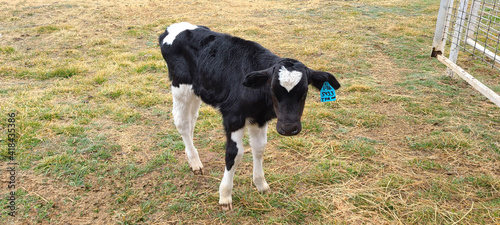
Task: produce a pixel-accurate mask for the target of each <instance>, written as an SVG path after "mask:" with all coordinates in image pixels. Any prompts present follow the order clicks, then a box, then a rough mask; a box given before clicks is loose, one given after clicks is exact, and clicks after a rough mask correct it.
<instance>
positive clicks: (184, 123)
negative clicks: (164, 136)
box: [172, 84, 203, 174]
mask: <svg viewBox="0 0 500 225" xmlns="http://www.w3.org/2000/svg"><path fill="white" fill-rule="evenodd" d="M172 96H173V111H172V112H173V114H174V123H175V126H176V127H177V131H179V133H180V134H181V136H182V140H183V141H184V146H185V151H186V156H187V160H188V163H189V166H190V167H191V170H192V171H193V172H194V173H195V174H203V170H202V168H203V165H202V164H201V161H200V157H199V156H198V150H196V148H195V147H194V144H193V132H194V126H195V124H196V119H197V118H198V109H199V108H200V104H201V100H200V98H199V97H197V96H196V95H195V94H194V92H193V89H192V87H191V85H186V84H181V85H179V87H174V86H172Z"/></svg>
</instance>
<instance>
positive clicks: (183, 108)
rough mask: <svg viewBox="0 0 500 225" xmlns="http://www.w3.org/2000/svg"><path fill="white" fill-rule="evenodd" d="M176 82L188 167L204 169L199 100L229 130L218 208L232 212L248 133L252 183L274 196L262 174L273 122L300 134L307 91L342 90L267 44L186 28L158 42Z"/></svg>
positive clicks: (175, 28) (180, 27) (288, 133)
mask: <svg viewBox="0 0 500 225" xmlns="http://www.w3.org/2000/svg"><path fill="white" fill-rule="evenodd" d="M159 42H160V46H161V53H162V55H163V58H164V59H165V61H166V62H167V66H168V72H169V78H170V80H171V81H172V95H173V114H174V123H175V125H176V127H177V130H178V131H179V133H180V134H181V136H182V139H183V141H184V144H185V148H186V149H185V150H186V155H187V159H188V163H189V166H190V167H191V169H192V170H193V171H194V173H195V174H202V173H203V172H202V168H203V165H202V163H201V161H200V158H199V156H198V151H197V150H196V148H195V147H194V145H193V131H194V126H195V122H196V119H197V118H198V109H199V107H200V103H201V101H203V102H205V103H207V104H209V105H211V106H213V107H215V108H217V109H218V110H219V111H220V112H221V114H222V117H223V123H224V130H225V132H226V138H227V142H226V168H225V172H224V177H223V179H222V182H221V184H220V188H219V193H220V199H219V203H220V205H221V206H222V208H223V209H224V210H229V209H231V208H232V200H231V192H232V189H233V176H234V172H235V170H236V167H237V166H238V164H239V163H240V161H241V158H242V157H243V142H242V138H243V135H244V132H245V129H244V128H245V127H247V128H248V132H249V134H250V146H251V148H252V154H253V164H254V165H253V181H254V183H255V185H256V186H257V189H258V190H259V191H260V192H266V191H268V190H269V185H268V184H267V182H266V180H265V178H264V171H263V169H262V154H263V152H264V147H265V145H266V143H267V124H268V122H269V121H270V120H271V119H273V118H276V117H277V118H278V121H277V124H276V130H277V131H278V133H279V134H281V135H286V136H291V135H296V134H298V133H299V132H300V131H301V129H302V126H301V122H300V118H301V116H302V111H303V110H304V104H305V100H306V96H307V90H308V85H309V84H312V85H313V86H314V87H316V88H317V89H318V90H319V89H321V87H322V86H323V84H324V83H325V82H329V83H330V85H331V86H332V87H333V88H335V89H338V88H339V87H340V84H339V83H338V81H337V80H336V79H335V77H334V76H333V75H331V74H329V73H327V72H321V71H315V70H312V69H309V68H307V67H306V66H305V65H304V64H302V63H301V62H299V61H297V60H294V59H288V58H280V57H278V56H276V55H275V54H273V53H271V52H270V51H269V50H267V49H266V48H264V47H262V46H261V45H259V44H257V43H255V42H251V41H247V40H243V39H241V38H238V37H233V36H230V35H227V34H222V33H217V32H213V31H211V30H210V29H209V28H207V27H204V26H196V25H192V24H190V23H186V22H182V23H176V24H173V25H171V26H169V27H168V28H167V29H166V31H165V33H163V34H161V35H160V38H159Z"/></svg>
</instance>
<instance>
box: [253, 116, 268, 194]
mask: <svg viewBox="0 0 500 225" xmlns="http://www.w3.org/2000/svg"><path fill="white" fill-rule="evenodd" d="M248 133H249V134H250V146H251V147H252V155H253V182H254V183H255V186H256V187H257V190H259V192H268V191H269V190H270V188H269V185H268V184H267V182H266V178H264V169H263V168H262V163H263V159H262V156H263V154H264V149H265V147H266V143H267V124H266V125H264V126H263V127H259V126H257V124H255V125H250V126H248Z"/></svg>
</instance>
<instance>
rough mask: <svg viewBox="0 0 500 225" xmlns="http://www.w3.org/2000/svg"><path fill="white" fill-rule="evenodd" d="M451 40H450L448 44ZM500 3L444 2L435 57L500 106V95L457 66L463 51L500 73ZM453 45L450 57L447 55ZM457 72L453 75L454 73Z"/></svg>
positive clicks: (499, 0)
mask: <svg viewBox="0 0 500 225" xmlns="http://www.w3.org/2000/svg"><path fill="white" fill-rule="evenodd" d="M447 41H450V43H449V44H447ZM499 44H500V0H471V1H469V0H441V5H440V8H439V13H438V19H437V22H436V31H435V33H434V40H433V43H432V56H433V57H437V58H438V59H439V61H441V62H443V63H444V64H445V65H446V66H448V68H449V70H448V73H449V74H453V72H454V73H455V74H457V75H459V76H460V77H462V78H463V79H464V80H466V81H467V82H468V83H469V84H471V85H472V86H473V87H474V88H476V89H477V90H478V91H479V92H481V93H482V94H483V95H484V96H486V97H487V98H489V99H490V100H491V101H493V102H494V103H495V104H496V105H497V106H499V107H500V96H499V95H498V94H496V93H495V92H494V91H492V90H491V89H489V88H488V87H486V86H485V85H484V84H482V83H481V82H479V81H478V80H476V79H475V78H474V77H473V76H472V75H470V74H469V73H468V72H466V71H465V70H463V69H462V68H460V67H459V66H457V65H456V62H457V58H458V53H459V51H463V52H466V53H468V54H469V55H471V56H472V57H474V58H477V59H480V60H481V61H482V62H483V63H485V64H487V65H489V66H491V68H492V69H496V70H499V71H500V50H499V47H500V45H499ZM446 46H449V48H450V54H449V57H448V58H446V57H445V56H444V55H443V54H444V51H445V47H446ZM452 71H453V72H452Z"/></svg>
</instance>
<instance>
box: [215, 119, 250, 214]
mask: <svg viewBox="0 0 500 225" xmlns="http://www.w3.org/2000/svg"><path fill="white" fill-rule="evenodd" d="M244 133H245V130H244V127H243V128H241V129H239V130H237V131H234V132H230V131H228V130H227V129H226V136H227V142H226V168H225V171H224V177H223V178H222V182H221V184H220V186H219V195H220V196H219V204H220V206H221V207H222V210H224V211H227V210H231V209H233V200H232V197H231V194H232V191H233V178H234V172H235V171H236V168H237V167H238V165H239V164H240V162H241V159H242V158H243V152H244V149H243V135H244Z"/></svg>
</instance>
